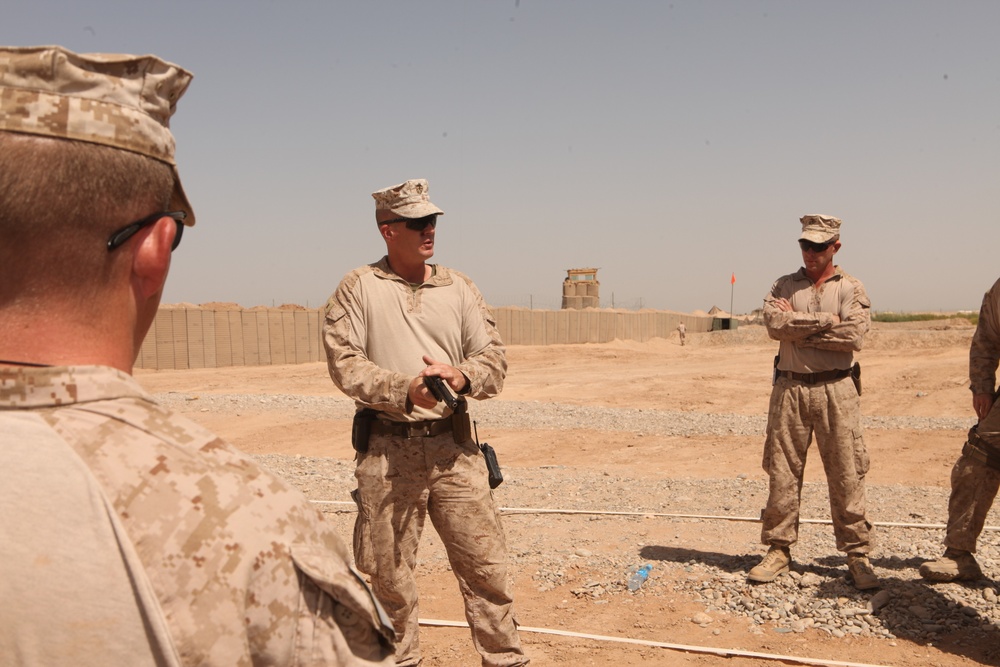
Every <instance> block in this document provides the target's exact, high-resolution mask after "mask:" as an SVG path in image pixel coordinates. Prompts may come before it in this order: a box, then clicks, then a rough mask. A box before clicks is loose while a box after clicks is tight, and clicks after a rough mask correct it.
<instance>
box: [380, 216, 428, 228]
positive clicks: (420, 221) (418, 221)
mask: <svg viewBox="0 0 1000 667" xmlns="http://www.w3.org/2000/svg"><path fill="white" fill-rule="evenodd" d="M394 222H405V223H406V228H407V229H412V230H413V231H415V232H422V231H424V230H425V229H427V227H428V226H430V228H431V229H434V228H435V227H436V226H437V216H436V215H433V214H432V215H425V216H424V217H422V218H395V219H393V220H386V221H385V224H387V225H391V224H392V223H394Z"/></svg>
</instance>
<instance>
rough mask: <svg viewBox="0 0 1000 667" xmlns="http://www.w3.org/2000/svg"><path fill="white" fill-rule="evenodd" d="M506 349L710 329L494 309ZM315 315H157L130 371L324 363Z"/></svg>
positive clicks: (671, 319) (624, 314) (689, 321)
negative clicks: (135, 369)
mask: <svg viewBox="0 0 1000 667" xmlns="http://www.w3.org/2000/svg"><path fill="white" fill-rule="evenodd" d="M493 312H494V314H495V315H496V318H497V328H498V329H499V331H500V336H501V337H502V338H503V340H504V343H506V344H507V345H559V344H573V343H607V342H610V341H612V340H615V339H618V340H635V341H647V340H649V339H651V338H669V337H670V336H671V335H673V334H674V333H675V330H676V329H677V324H678V323H680V322H681V321H683V322H684V326H685V327H686V328H687V331H688V332H689V333H698V332H705V331H711V330H712V320H713V318H712V317H711V316H698V315H688V314H684V313H674V312H669V311H652V310H649V311H633V310H602V309H596V308H595V309H586V310H528V309H525V308H510V307H507V308H496V309H494V311H493ZM322 336H323V322H322V317H321V315H320V311H319V310H318V309H302V310H283V309H268V310H263V309H254V310H204V309H200V308H162V309H160V311H159V312H158V313H157V314H156V321H155V322H154V323H153V326H152V327H151V328H150V330H149V334H147V336H146V339H145V340H144V341H143V343H142V349H141V350H140V352H139V358H138V359H137V360H136V363H135V366H136V368H152V369H185V368H221V367H225V366H268V365H271V364H302V363H307V362H310V361H325V360H326V354H325V352H324V351H323V340H322Z"/></svg>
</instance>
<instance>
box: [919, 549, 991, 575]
mask: <svg viewBox="0 0 1000 667" xmlns="http://www.w3.org/2000/svg"><path fill="white" fill-rule="evenodd" d="M920 576H921V577H923V578H924V579H927V580H928V581H976V580H978V579H982V578H983V571H982V570H981V569H980V568H979V563H977V562H976V557H975V556H973V555H972V554H971V553H969V552H968V551H962V550H961V549H952V548H950V547H949V548H948V549H945V551H944V555H943V556H941V558H939V559H937V560H930V561H927V562H926V563H924V564H923V565H921V566H920Z"/></svg>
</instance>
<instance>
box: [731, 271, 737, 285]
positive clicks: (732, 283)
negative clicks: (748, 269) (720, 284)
mask: <svg viewBox="0 0 1000 667" xmlns="http://www.w3.org/2000/svg"><path fill="white" fill-rule="evenodd" d="M729 284H730V285H735V284H736V274H735V273H734V274H733V277H732V278H730V280H729Z"/></svg>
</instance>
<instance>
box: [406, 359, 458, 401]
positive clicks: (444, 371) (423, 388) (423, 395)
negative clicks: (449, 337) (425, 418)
mask: <svg viewBox="0 0 1000 667" xmlns="http://www.w3.org/2000/svg"><path fill="white" fill-rule="evenodd" d="M423 359H424V363H425V364H427V367H426V368H424V370H422V371H420V375H418V376H417V377H415V378H413V379H412V380H410V389H409V390H408V391H407V394H408V395H409V397H410V402H411V403H413V404H414V405H415V406H417V407H420V408H428V409H430V408H433V407H434V406H435V405H437V404H438V400H437V399H436V398H435V397H434V394H432V393H431V391H430V389H428V388H427V385H426V384H424V378H425V377H429V376H431V375H436V376H437V377H439V378H441V379H442V380H444V381H445V382H447V383H448V386H449V387H451V389H452V391H454V392H455V393H456V394H458V393H460V392H461V391H462V390H463V389H465V387H466V385H468V384H469V379H468V378H467V377H465V374H464V373H462V371H460V370H458V369H457V368H455V367H454V366H452V365H450V364H446V363H443V362H440V361H435V360H434V359H431V358H430V357H429V356H427V355H426V354H425V355H424V357H423Z"/></svg>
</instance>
